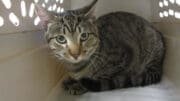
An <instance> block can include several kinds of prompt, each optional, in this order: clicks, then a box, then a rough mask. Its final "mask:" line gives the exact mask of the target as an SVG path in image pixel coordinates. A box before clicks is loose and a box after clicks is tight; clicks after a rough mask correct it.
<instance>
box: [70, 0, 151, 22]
mask: <svg viewBox="0 0 180 101" xmlns="http://www.w3.org/2000/svg"><path fill="white" fill-rule="evenodd" d="M90 2H92V0H72V1H71V8H72V9H75V8H80V7H83V6H85V5H87V4H89V3H90ZM114 11H127V12H132V13H135V14H138V15H140V16H142V17H144V18H146V19H147V20H151V19H152V18H151V15H152V14H151V0H99V1H98V4H97V7H96V15H97V16H100V15H103V14H106V13H109V12H114Z"/></svg>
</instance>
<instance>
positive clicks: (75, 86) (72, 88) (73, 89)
mask: <svg viewBox="0 0 180 101" xmlns="http://www.w3.org/2000/svg"><path fill="white" fill-rule="evenodd" d="M62 88H63V89H64V90H65V91H67V92H68V93H69V94H71V95H82V94H84V93H86V92H87V89H86V88H85V87H83V86H82V84H81V83H80V82H79V81H78V80H75V79H72V78H70V77H69V78H68V79H66V80H64V81H63V83H62Z"/></svg>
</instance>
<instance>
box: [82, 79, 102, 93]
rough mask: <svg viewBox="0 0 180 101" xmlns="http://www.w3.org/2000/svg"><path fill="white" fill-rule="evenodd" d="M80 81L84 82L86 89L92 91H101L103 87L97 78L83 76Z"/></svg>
mask: <svg viewBox="0 0 180 101" xmlns="http://www.w3.org/2000/svg"><path fill="white" fill-rule="evenodd" d="M80 83H81V84H82V86H83V87H85V88H86V89H88V90H89V91H92V92H97V91H100V89H101V87H100V86H101V85H100V82H98V81H97V80H93V79H90V78H82V79H81V80H80Z"/></svg>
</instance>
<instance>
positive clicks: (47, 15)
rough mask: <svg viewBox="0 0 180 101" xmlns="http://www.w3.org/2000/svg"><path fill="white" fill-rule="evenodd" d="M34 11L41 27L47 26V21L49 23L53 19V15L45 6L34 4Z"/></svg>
mask: <svg viewBox="0 0 180 101" xmlns="http://www.w3.org/2000/svg"><path fill="white" fill-rule="evenodd" d="M35 12H36V15H37V16H39V18H40V24H41V25H42V27H43V28H45V29H46V28H47V26H48V23H50V22H51V21H52V20H53V19H54V17H53V16H54V15H53V14H52V13H51V12H49V11H48V10H46V9H45V8H43V7H41V6H39V5H35Z"/></svg>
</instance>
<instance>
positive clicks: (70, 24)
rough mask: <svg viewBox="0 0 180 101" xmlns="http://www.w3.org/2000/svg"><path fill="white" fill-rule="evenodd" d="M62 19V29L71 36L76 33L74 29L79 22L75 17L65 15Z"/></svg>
mask: <svg viewBox="0 0 180 101" xmlns="http://www.w3.org/2000/svg"><path fill="white" fill-rule="evenodd" d="M63 19H64V22H65V23H64V27H65V28H66V29H67V30H68V31H69V32H70V33H72V34H73V32H75V31H76V27H77V26H78V24H79V22H78V20H77V17H76V16H74V15H66V16H64V17H63Z"/></svg>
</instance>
